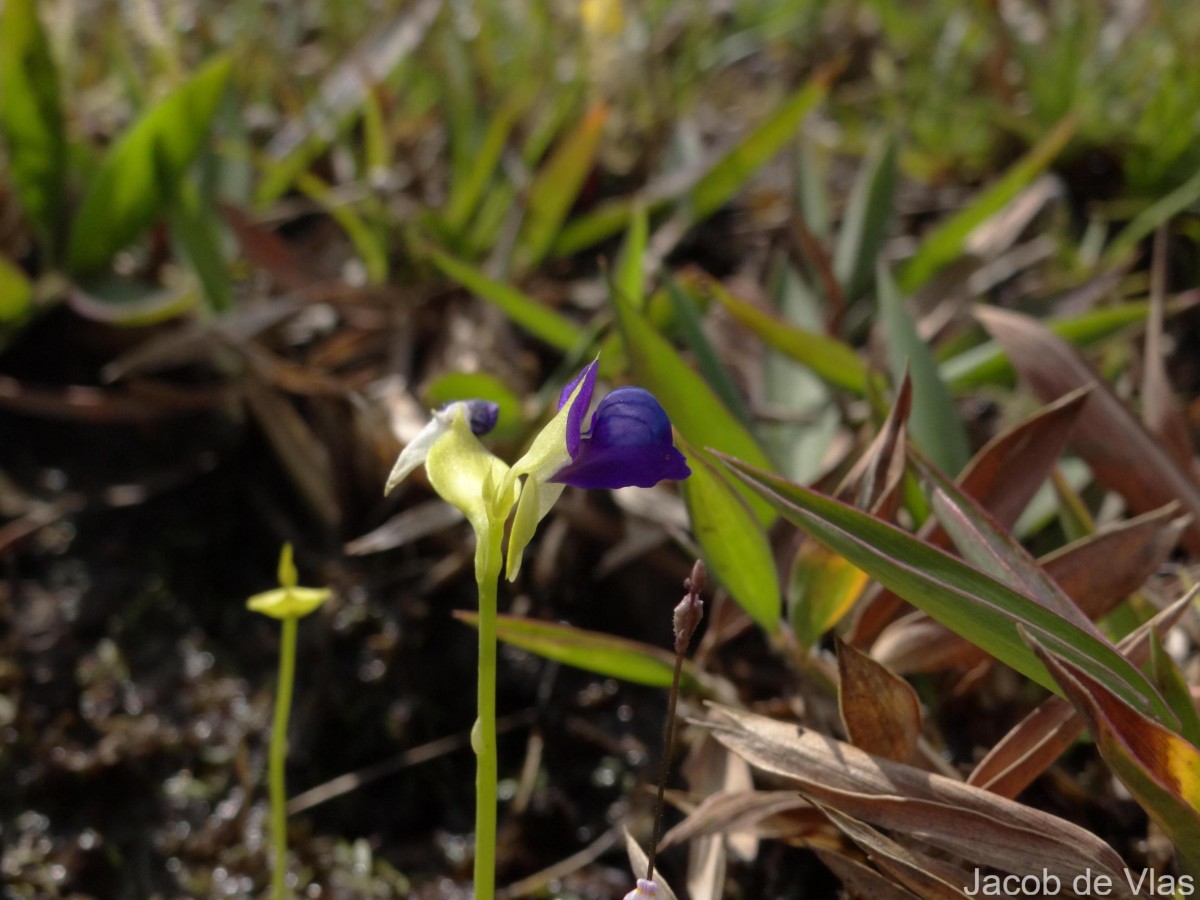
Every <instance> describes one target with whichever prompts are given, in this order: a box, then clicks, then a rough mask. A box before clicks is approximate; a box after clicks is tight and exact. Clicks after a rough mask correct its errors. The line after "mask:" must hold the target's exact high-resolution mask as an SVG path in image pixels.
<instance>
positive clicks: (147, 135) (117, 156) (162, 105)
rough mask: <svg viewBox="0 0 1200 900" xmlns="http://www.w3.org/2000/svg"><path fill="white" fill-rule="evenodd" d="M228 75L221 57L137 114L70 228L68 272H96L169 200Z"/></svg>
mask: <svg viewBox="0 0 1200 900" xmlns="http://www.w3.org/2000/svg"><path fill="white" fill-rule="evenodd" d="M230 69H231V61H230V60H229V59H228V58H227V57H220V58H218V59H215V60H213V61H212V62H210V63H208V64H207V65H206V66H204V68H202V69H201V70H200V71H199V72H197V73H196V74H195V75H193V76H192V77H191V78H190V79H189V80H188V81H186V82H184V83H183V84H181V85H180V86H179V87H177V88H176V89H175V90H174V91H172V92H171V93H170V94H169V95H167V97H166V98H164V99H163V100H162V101H160V102H159V103H158V104H157V105H155V106H154V107H152V108H151V109H150V110H148V111H147V112H145V113H143V114H142V116H141V117H140V118H139V119H138V120H137V121H136V122H135V123H134V124H133V125H132V126H131V127H130V128H129V130H128V131H126V132H125V134H123V135H122V136H121V138H120V139H119V140H118V141H117V142H116V143H115V144H114V145H113V146H112V148H111V149H110V150H109V151H108V153H107V154H106V155H105V157H104V160H103V161H102V162H101V163H100V168H99V169H98V170H97V171H96V174H95V176H94V177H93V179H92V182H91V184H90V185H88V189H87V192H86V193H85V194H84V197H83V202H82V203H81V204H80V208H79V213H78V215H76V217H75V221H74V222H73V223H72V226H71V235H70V239H69V242H68V247H67V260H68V264H69V266H70V268H71V269H72V271H74V272H76V273H81V274H82V273H88V272H95V271H97V270H99V269H102V268H103V267H104V266H105V265H107V264H108V261H109V260H110V259H111V258H112V257H113V255H114V254H115V253H116V252H117V251H118V250H120V249H121V248H122V247H124V246H126V245H127V244H129V243H130V242H131V241H132V240H133V239H134V238H136V237H137V236H138V234H139V233H140V232H141V231H142V230H143V229H144V228H146V227H147V226H148V225H150V223H151V222H153V221H154V218H155V216H157V215H158V214H159V213H161V212H162V211H163V210H164V209H165V208H166V206H167V204H169V203H170V202H171V199H172V198H173V197H174V196H176V194H177V190H178V183H179V181H180V179H182V178H183V176H184V174H185V173H186V172H187V169H188V167H189V166H190V165H191V164H192V161H193V160H194V159H195V158H196V155H197V154H198V153H199V152H200V149H201V147H202V146H203V143H204V138H205V136H206V135H207V134H208V129H209V125H210V124H211V123H212V120H213V116H214V115H215V114H216V111H217V104H218V103H219V102H220V99H221V95H222V94H223V93H224V91H225V85H226V83H227V82H228V80H229V73H230Z"/></svg>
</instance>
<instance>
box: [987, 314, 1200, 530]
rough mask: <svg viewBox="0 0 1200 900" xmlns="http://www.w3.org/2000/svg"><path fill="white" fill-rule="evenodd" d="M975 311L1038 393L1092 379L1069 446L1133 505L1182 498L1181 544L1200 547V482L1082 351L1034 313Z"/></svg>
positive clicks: (1145, 507) (1049, 395)
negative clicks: (1185, 517) (1186, 522)
mask: <svg viewBox="0 0 1200 900" xmlns="http://www.w3.org/2000/svg"><path fill="white" fill-rule="evenodd" d="M976 315H977V316H978V317H979V318H980V319H981V320H982V321H983V323H984V325H985V326H986V327H987V329H988V330H989V331H991V332H992V334H993V335H994V336H995V337H996V339H997V340H999V341H1000V343H1001V344H1003V345H1004V347H1005V349H1006V350H1007V351H1008V355H1009V357H1010V358H1011V359H1012V360H1013V362H1014V363H1015V365H1016V366H1017V369H1018V370H1019V371H1020V372H1021V375H1022V377H1024V378H1025V379H1026V381H1027V382H1028V383H1029V385H1030V387H1031V388H1032V389H1033V391H1034V392H1035V393H1036V394H1038V396H1040V397H1041V398H1042V399H1043V400H1054V399H1056V398H1058V397H1060V396H1062V395H1063V394H1065V393H1068V392H1069V391H1073V390H1076V389H1078V388H1080V387H1084V386H1087V385H1095V389H1094V390H1093V391H1092V394H1091V397H1090V398H1089V400H1088V402H1087V405H1086V406H1085V407H1084V410H1083V413H1082V415H1081V416H1080V418H1079V422H1078V424H1077V425H1076V427H1075V430H1074V432H1073V434H1072V438H1071V446H1072V447H1073V448H1074V449H1075V451H1076V452H1077V453H1078V454H1079V455H1080V456H1081V457H1083V459H1084V461H1085V462H1087V464H1088V465H1089V466H1090V467H1091V469H1092V472H1093V473H1094V474H1095V476H1096V479H1097V480H1098V481H1100V482H1101V483H1102V484H1104V485H1105V486H1107V487H1109V488H1111V489H1112V490H1115V491H1116V492H1117V493H1119V494H1121V496H1123V497H1124V498H1125V501H1126V502H1127V503H1128V504H1129V507H1130V508H1131V509H1132V510H1133V511H1134V512H1139V513H1140V512H1148V511H1149V510H1152V509H1157V508H1159V507H1161V506H1164V505H1165V504H1167V503H1170V502H1171V501H1172V500H1176V499H1177V500H1179V502H1180V503H1181V504H1182V506H1183V509H1184V511H1185V512H1187V513H1190V514H1191V515H1192V523H1191V525H1190V526H1189V527H1188V529H1187V531H1185V532H1184V535H1183V542H1184V545H1185V546H1186V547H1187V548H1188V549H1189V550H1190V551H1191V552H1193V553H1200V524H1198V522H1197V520H1198V519H1200V485H1197V483H1196V482H1195V481H1194V480H1193V479H1192V477H1191V475H1190V473H1187V472H1184V471H1182V470H1181V469H1180V468H1179V466H1178V465H1177V464H1176V462H1175V460H1174V459H1173V458H1172V457H1171V454H1170V453H1168V452H1167V451H1166V450H1165V449H1164V448H1163V446H1162V444H1161V443H1160V442H1159V441H1157V440H1155V439H1154V438H1153V437H1152V436H1151V435H1150V434H1149V433H1148V432H1147V431H1146V429H1145V428H1144V427H1142V424H1141V423H1140V422H1139V421H1138V420H1137V418H1136V417H1135V416H1134V415H1133V413H1132V412H1131V411H1130V410H1129V408H1128V407H1127V406H1126V405H1125V404H1124V403H1122V402H1121V401H1120V400H1119V399H1118V398H1117V396H1116V395H1115V394H1113V392H1112V391H1111V390H1110V389H1109V388H1108V386H1107V385H1105V384H1103V383H1102V381H1101V379H1100V378H1099V377H1098V376H1097V375H1096V374H1095V372H1093V371H1092V369H1091V368H1090V367H1089V366H1088V365H1087V363H1085V362H1084V361H1083V359H1082V358H1080V356H1079V354H1078V353H1076V352H1075V350H1074V349H1072V348H1071V347H1070V346H1069V345H1067V344H1066V343H1065V342H1063V341H1062V339H1061V338H1058V337H1056V336H1055V335H1054V334H1052V333H1051V332H1049V331H1048V330H1047V329H1046V328H1045V327H1044V326H1042V325H1041V324H1040V323H1038V322H1037V321H1036V320H1034V319H1031V318H1028V317H1026V316H1022V315H1020V314H1018V313H1014V312H1008V311H1004V310H999V309H980V310H977V312H976Z"/></svg>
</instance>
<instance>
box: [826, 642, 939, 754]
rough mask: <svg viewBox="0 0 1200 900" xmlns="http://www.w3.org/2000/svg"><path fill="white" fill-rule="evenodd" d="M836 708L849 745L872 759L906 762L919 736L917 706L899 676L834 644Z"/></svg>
mask: <svg viewBox="0 0 1200 900" xmlns="http://www.w3.org/2000/svg"><path fill="white" fill-rule="evenodd" d="M837 660H838V710H839V711H840V712H841V714H842V722H843V723H844V724H845V726H846V735H847V736H848V737H849V738H850V743H852V744H853V745H854V746H855V747H858V748H859V749H861V750H866V751H867V752H868V753H872V754H874V755H875V756H882V757H883V758H884V759H890V760H894V761H895V762H908V761H909V760H911V759H912V758H913V756H914V755H915V754H916V750H917V739H918V738H919V737H920V736H921V703H920V701H919V700H918V699H917V692H916V691H914V690H913V688H912V685H910V684H909V683H908V682H907V681H905V680H904V679H903V678H900V677H899V676H897V675H894V674H893V673H891V672H889V671H888V670H887V668H885V667H884V666H882V665H880V664H879V663H878V662H876V661H875V660H873V659H871V657H869V656H867V655H866V654H865V653H862V652H861V651H859V650H855V649H854V648H853V647H851V646H849V645H848V644H846V643H844V642H842V641H841V640H839V641H838V642H837Z"/></svg>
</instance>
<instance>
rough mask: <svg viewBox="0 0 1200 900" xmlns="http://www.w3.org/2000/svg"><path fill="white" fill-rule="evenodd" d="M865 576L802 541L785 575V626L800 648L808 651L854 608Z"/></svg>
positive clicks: (837, 558)
mask: <svg viewBox="0 0 1200 900" xmlns="http://www.w3.org/2000/svg"><path fill="white" fill-rule="evenodd" d="M866 586H867V574H866V573H865V572H863V571H862V569H859V568H857V567H856V566H853V565H851V564H850V563H848V562H847V561H846V560H845V559H844V558H843V557H841V556H839V555H838V554H836V553H834V552H833V551H832V550H829V549H828V548H826V547H824V546H822V545H821V544H818V543H816V542H815V541H806V542H805V543H804V544H802V545H801V547H800V549H799V550H798V551H797V552H796V558H795V559H794V560H792V568H791V572H789V573H788V590H787V592H788V624H789V625H790V626H791V628H792V631H793V632H794V633H795V635H796V640H797V641H798V642H799V643H800V646H802V647H812V646H813V645H814V644H816V643H817V641H819V640H820V639H821V636H822V635H824V634H825V632H827V631H828V630H829V629H830V628H833V627H834V626H835V625H837V623H838V622H840V621H841V620H842V617H843V616H845V615H846V613H848V612H849V611H850V609H851V608H852V607H853V606H854V602H855V601H856V600H857V599H858V598H859V597H860V596H861V595H862V592H863V588H865V587H866Z"/></svg>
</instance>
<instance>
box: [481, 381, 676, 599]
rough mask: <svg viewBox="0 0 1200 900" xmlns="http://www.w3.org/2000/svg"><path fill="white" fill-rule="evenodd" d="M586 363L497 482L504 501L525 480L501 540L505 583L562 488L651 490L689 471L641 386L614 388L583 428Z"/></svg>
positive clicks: (588, 389)
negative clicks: (504, 547)
mask: <svg viewBox="0 0 1200 900" xmlns="http://www.w3.org/2000/svg"><path fill="white" fill-rule="evenodd" d="M598 366H599V361H598V360H597V361H595V362H593V363H592V364H591V365H589V366H588V367H587V368H585V369H584V370H583V371H582V372H580V373H579V377H578V378H576V379H575V380H574V381H572V382H571V383H570V384H568V385H567V386H566V387H565V388H563V390H562V393H560V394H559V397H558V413H557V414H556V415H555V416H554V418H553V419H551V420H550V421H549V422H548V423H546V427H545V428H543V429H542V430H541V432H539V433H538V435H537V437H535V438H534V439H533V443H532V444H530V446H529V450H528V451H526V453H525V455H524V456H522V457H521V458H520V459H519V460H517V461H516V463H514V464H513V467H512V469H510V470H509V473H508V475H507V476H506V478H505V480H504V482H503V483H502V484H501V491H500V492H501V494H502V495H504V496H507V493H506V492H507V490H508V489H509V488H510V487H511V485H512V482H513V481H515V480H516V479H518V478H524V479H525V480H524V483H523V486H522V488H521V492H520V499H519V500H518V501H517V513H516V517H515V518H514V519H513V526H512V529H511V531H510V532H509V538H508V578H509V580H510V581H511V580H512V579H513V578H515V577H516V576H517V572H518V571H519V570H520V568H521V553H522V551H523V550H524V549H525V547H526V545H527V544H528V543H529V541H530V540H531V539H532V538H533V533H534V531H535V530H536V528H537V524H538V522H540V521H541V520H542V518H543V517H544V516H545V515H546V513H548V512H549V511H550V507H552V506H553V505H554V502H555V501H556V500H557V499H558V498H559V496H560V495H561V494H562V492H563V489H564V486H565V485H568V484H570V485H574V486H575V487H581V488H623V487H633V486H637V487H653V486H654V485H656V484H658V482H660V481H662V480H663V479H667V478H672V479H679V478H687V477H688V476H689V475H690V474H692V473H691V470H690V469H689V468H688V465H687V460H686V459H684V457H683V454H682V453H680V452H679V451H678V450H676V449H675V445H674V444H673V443H672V436H671V422H670V420H669V419H668V418H667V414H666V413H665V412H664V411H663V408H662V407H661V406H660V405H659V403H658V401H657V400H655V399H654V395H653V394H651V393H650V392H649V391H644V390H642V389H641V388H634V387H625V388H617V390H615V391H613V392H612V393H611V394H609V395H608V396H607V397H605V398H604V399H603V400H601V401H600V403H599V404H598V405H597V407H596V412H595V413H593V415H592V420H591V423H590V424H589V426H588V430H587V431H584V430H583V418H584V416H586V415H587V411H588V407H589V406H590V405H591V402H592V392H593V389H594V388H595V385H596V369H597V368H598Z"/></svg>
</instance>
